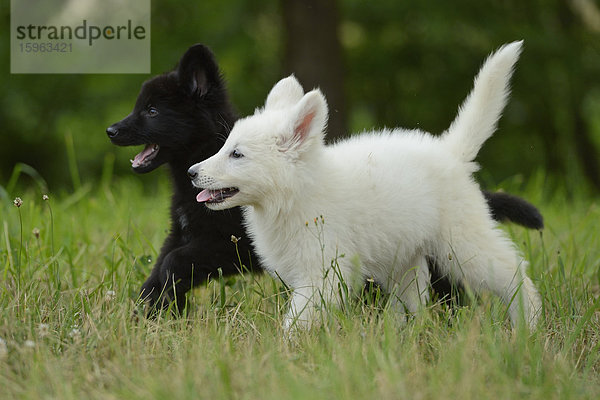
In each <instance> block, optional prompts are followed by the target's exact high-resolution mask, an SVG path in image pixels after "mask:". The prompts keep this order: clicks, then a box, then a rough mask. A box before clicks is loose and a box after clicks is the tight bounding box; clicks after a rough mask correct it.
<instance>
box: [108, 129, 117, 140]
mask: <svg viewBox="0 0 600 400" xmlns="http://www.w3.org/2000/svg"><path fill="white" fill-rule="evenodd" d="M106 134H107V135H108V137H109V138H111V139H112V138H114V137H115V136H117V135H118V134H119V130H118V129H117V128H115V127H114V126H109V127H108V128H106Z"/></svg>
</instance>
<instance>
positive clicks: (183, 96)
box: [106, 45, 251, 311]
mask: <svg viewBox="0 0 600 400" xmlns="http://www.w3.org/2000/svg"><path fill="white" fill-rule="evenodd" d="M235 120H236V115H235V113H234V111H233V109H232V107H231V104H230V102H229V100H228V96H227V92H226V90H225V86H224V83H223V81H222V79H221V75H220V72H219V70H218V67H217V64H216V62H215V60H214V58H213V55H212V53H211V52H210V51H209V50H208V49H207V48H206V47H204V46H202V45H196V46H193V47H191V48H190V49H189V50H188V51H187V52H186V53H185V54H184V56H183V57H182V59H181V61H180V62H179V65H178V67H177V68H176V69H175V70H174V71H171V72H169V73H166V74H163V75H160V76H157V77H154V78H152V79H150V80H148V81H147V82H145V83H144V84H143V86H142V90H141V92H140V94H139V95H138V98H137V101H136V104H135V107H134V109H133V111H132V112H131V114H129V115H128V116H127V117H125V118H124V119H123V120H121V121H119V122H117V123H115V124H113V125H111V126H110V127H109V128H108V129H106V133H107V134H108V136H109V138H110V140H111V141H112V143H114V144H116V145H119V146H133V145H145V148H144V149H143V151H142V152H141V153H139V154H138V155H136V156H135V158H134V159H133V160H131V164H132V168H133V170H134V171H135V172H137V173H147V172H150V171H152V170H154V169H156V168H157V167H158V166H160V165H162V164H167V165H168V166H169V169H170V171H171V177H172V183H173V197H172V200H171V231H170V233H169V235H168V236H167V238H166V240H165V242H164V244H163V246H162V248H161V251H160V255H159V257H158V259H157V261H156V264H155V266H154V269H153V270H152V273H151V274H150V277H149V278H148V279H147V280H146V282H144V284H143V285H142V289H141V291H140V296H141V298H142V299H145V300H146V301H148V302H149V303H150V305H151V306H153V307H152V308H155V307H163V308H164V307H166V306H167V305H168V304H169V303H170V302H171V301H176V304H177V308H178V310H179V311H182V310H183V308H184V305H185V293H186V292H187V291H189V290H190V288H192V287H193V286H194V285H197V284H200V283H202V282H203V281H204V280H206V279H207V277H208V276H210V275H216V274H217V273H218V272H217V271H218V268H221V269H222V272H223V274H224V275H231V274H233V273H236V272H238V271H239V269H240V268H241V266H240V265H238V263H237V261H238V257H237V254H236V248H235V244H234V243H232V240H231V238H232V236H235V237H236V238H239V237H243V236H244V231H243V228H242V226H241V224H240V221H241V213H240V210H239V209H237V208H236V209H233V210H230V211H229V212H226V213H215V212H211V211H210V210H208V209H207V208H205V207H202V206H198V203H197V202H196V200H195V196H196V189H194V188H193V187H192V185H191V184H190V180H189V178H188V177H187V174H186V171H187V170H188V168H189V167H190V165H192V164H194V163H196V162H199V161H201V160H203V159H205V158H206V157H207V156H209V155H212V154H214V153H216V152H217V151H218V150H219V148H220V147H221V145H222V143H223V141H224V138H225V137H226V136H227V134H228V132H229V130H230V128H231V126H232V125H233V123H234V122H235ZM237 246H238V249H239V254H240V256H241V258H242V260H246V259H247V258H248V255H249V254H250V253H251V249H250V246H249V241H248V240H244V239H242V240H240V241H239V242H238V243H237Z"/></svg>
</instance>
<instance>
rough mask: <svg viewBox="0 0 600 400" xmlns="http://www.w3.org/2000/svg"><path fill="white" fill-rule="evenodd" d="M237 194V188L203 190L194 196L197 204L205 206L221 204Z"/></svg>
mask: <svg viewBox="0 0 600 400" xmlns="http://www.w3.org/2000/svg"><path fill="white" fill-rule="evenodd" d="M238 192H239V189H237V188H233V187H231V188H226V189H216V190H213V189H204V190H203V191H201V192H200V193H198V195H197V196H196V201H197V202H198V203H207V204H218V203H222V202H223V201H225V200H226V199H228V198H230V197H233V196H234V195H235V194H236V193H238Z"/></svg>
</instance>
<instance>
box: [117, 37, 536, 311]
mask: <svg viewBox="0 0 600 400" xmlns="http://www.w3.org/2000/svg"><path fill="white" fill-rule="evenodd" d="M236 119H237V116H236V114H235V112H234V111H233V107H232V106H231V103H230V102H229V100H228V96H227V91H226V89H225V85H224V82H223V79H222V77H221V74H220V72H219V68H218V66H217V63H216V62H215V59H214V56H213V54H212V53H211V51H210V50H209V49H208V48H207V47H206V46H203V45H200V44H197V45H194V46H192V47H190V48H189V49H188V50H187V52H186V53H185V54H184V55H183V57H182V58H181V60H180V61H179V64H178V66H177V67H176V68H175V69H174V70H173V71H171V72H168V73H165V74H162V75H159V76H156V77H154V78H151V79H150V80H148V81H146V82H145V83H144V84H143V86H142V90H141V92H140V94H139V95H138V98H137V101H136V104H135V107H134V109H133V111H132V113H131V114H129V115H128V116H127V117H125V118H124V119H123V120H121V121H119V122H117V123H115V124H113V125H111V126H110V127H109V128H108V129H107V130H106V133H107V134H108V136H109V138H110V140H111V141H112V143H114V144H116V145H119V146H133V145H145V148H144V150H143V151H142V152H141V153H139V154H138V155H137V156H135V158H134V159H133V160H132V168H133V170H134V171H135V172H138V173H146V172H150V171H152V170H154V169H155V168H157V167H158V166H160V165H162V164H165V163H166V164H167V165H168V166H169V168H170V170H171V175H172V180H173V198H172V202H171V232H170V234H169V236H168V237H167V238H166V240H165V243H164V244H163V247H162V249H161V252H160V256H159V257H158V260H157V261H156V265H155V266H154V269H153V270H152V273H151V274H150V277H149V278H148V279H147V280H146V282H144V284H143V285H142V289H141V292H140V296H141V298H142V299H145V300H146V301H148V302H149V303H150V305H151V306H152V308H151V310H152V309H155V308H157V307H162V308H164V307H166V306H168V304H169V303H170V302H171V301H175V300H176V304H177V308H178V310H179V311H181V310H183V308H184V306H185V293H186V292H187V291H189V290H190V289H191V288H192V287H193V286H194V285H197V284H200V283H202V282H203V281H204V280H205V279H207V278H208V277H209V276H214V275H216V274H217V271H218V268H221V269H222V272H223V275H230V274H233V273H236V272H237V271H238V270H239V268H240V266H239V265H237V264H236V261H237V259H238V257H237V255H236V251H235V246H234V244H233V243H232V242H231V236H232V235H233V236H235V237H243V236H244V234H243V232H244V231H243V228H242V225H241V215H240V212H239V209H237V208H235V209H232V210H228V211H224V212H218V213H213V212H210V211H209V210H207V209H206V208H205V207H203V206H200V205H198V203H197V202H196V200H195V196H196V194H197V193H196V192H197V190H196V189H194V188H193V187H192V185H191V184H190V181H189V178H188V177H187V170H188V168H189V167H190V166H191V165H193V164H195V163H197V162H200V161H202V160H204V159H206V158H208V157H210V156H212V155H213V154H215V153H216V152H217V151H218V150H219V149H220V147H221V145H222V144H223V142H224V139H225V138H226V136H227V135H228V133H229V130H230V128H231V127H232V126H233V124H234V122H235V120H236ZM484 195H485V197H486V199H487V201H488V204H489V205H490V212H491V213H492V215H493V216H494V218H495V219H496V220H498V221H512V222H515V223H517V224H520V225H523V226H526V227H528V228H533V229H541V228H542V227H543V219H542V216H541V215H540V213H539V212H538V210H537V209H536V208H535V207H534V206H533V205H531V204H529V203H528V202H526V201H525V200H523V199H520V198H518V197H515V196H511V195H508V194H505V193H490V192H484ZM238 247H239V252H240V255H242V257H246V256H247V255H249V254H250V255H251V256H252V260H257V258H256V257H254V254H253V253H252V250H251V248H250V246H249V244H248V241H247V240H241V241H240V242H238ZM430 269H431V272H432V280H431V281H432V284H433V287H434V290H436V291H438V294H440V296H443V295H445V294H448V293H450V284H449V282H448V280H447V279H444V278H443V277H440V276H439V274H437V271H436V268H435V266H432V267H431V268H430Z"/></svg>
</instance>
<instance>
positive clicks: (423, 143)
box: [189, 42, 540, 327]
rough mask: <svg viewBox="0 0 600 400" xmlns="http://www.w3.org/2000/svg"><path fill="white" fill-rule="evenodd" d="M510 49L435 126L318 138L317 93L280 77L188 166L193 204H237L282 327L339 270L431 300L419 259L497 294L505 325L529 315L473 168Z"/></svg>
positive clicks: (321, 106) (526, 289) (333, 289)
mask: <svg viewBox="0 0 600 400" xmlns="http://www.w3.org/2000/svg"><path fill="white" fill-rule="evenodd" d="M521 46H522V42H514V43H510V44H508V45H505V46H503V47H502V48H500V49H499V50H498V51H497V52H496V53H495V54H493V55H491V56H490V57H489V58H488V60H487V61H486V62H485V64H484V65H483V67H482V68H481V70H480V72H479V75H478V76H477V78H476V79H475V84H474V88H473V91H472V92H471V94H470V95H469V96H468V97H467V99H466V101H465V102H464V104H463V105H462V107H461V108H460V110H459V113H458V116H457V117H456V119H455V121H454V122H453V123H452V125H451V126H450V128H449V129H448V130H447V131H446V132H445V133H444V134H442V135H441V136H439V137H434V136H432V135H430V134H428V133H426V132H422V131H419V130H404V129H394V130H383V131H378V132H371V133H365V134H362V135H358V136H354V137H351V138H349V139H347V140H344V141H341V142H339V143H336V144H335V145H331V146H326V145H325V144H324V141H323V139H324V135H325V133H324V131H325V127H326V123H327V104H326V101H325V98H324V97H323V94H322V93H321V92H320V91H319V90H313V91H311V92H308V93H306V94H304V92H303V90H302V87H301V86H300V84H299V83H298V81H297V80H296V79H295V78H294V77H293V76H290V77H288V78H285V79H282V80H281V81H279V82H278V83H277V84H276V85H275V86H274V87H273V89H272V90H271V92H270V93H269V96H268V98H267V101H266V103H265V106H264V108H262V109H257V110H256V111H255V113H254V115H252V116H249V117H247V118H244V119H241V120H239V121H238V122H237V123H236V124H235V126H234V127H233V129H232V131H231V134H230V135H229V137H228V138H227V141H226V142H225V144H224V146H223V148H222V149H221V150H220V151H219V152H218V153H217V154H215V155H214V156H212V157H211V158H209V159H207V160H205V161H203V162H201V163H198V164H195V165H194V166H192V167H191V168H190V170H189V174H190V177H191V178H192V179H193V184H194V185H195V186H196V187H199V188H203V189H204V190H203V191H202V192H201V193H199V194H198V196H197V200H198V202H204V203H206V206H207V207H209V208H210V209H213V210H223V209H227V208H230V207H234V206H245V207H244V216H245V223H246V226H247V230H248V233H249V235H250V237H251V238H252V240H253V243H254V245H255V247H256V251H257V253H258V254H259V255H260V257H261V258H262V263H263V266H264V267H265V268H266V269H267V270H268V271H269V272H270V273H271V274H272V275H274V276H276V277H278V278H281V279H282V280H283V281H284V282H285V283H286V284H287V285H288V286H289V287H290V288H291V289H292V290H293V294H292V298H291V304H290V308H289V312H288V314H287V316H286V326H287V327H289V326H291V325H292V324H293V323H296V322H297V323H298V324H300V325H304V326H308V325H310V323H311V322H313V321H314V319H315V317H316V313H315V309H316V308H318V307H319V306H320V305H322V304H323V303H322V302H326V303H327V302H331V303H335V302H338V301H339V295H338V290H339V287H340V286H339V285H340V283H342V280H343V281H344V282H345V283H351V282H354V281H356V280H357V278H373V279H375V281H377V282H378V283H379V284H381V285H382V286H383V288H384V289H386V290H387V291H388V292H389V293H390V294H392V298H394V299H397V300H399V301H400V302H401V303H402V304H403V305H404V306H405V307H406V309H407V310H408V311H409V312H415V311H416V310H417V309H418V308H419V306H420V305H422V304H425V303H426V301H427V300H428V285H429V272H428V268H427V261H426V259H425V258H426V256H429V257H433V258H434V259H435V261H436V262H437V264H438V265H439V266H440V268H441V269H442V271H443V272H446V273H447V274H448V275H450V276H451V277H452V278H453V279H454V280H455V281H459V282H462V283H463V284H465V285H466V286H468V287H470V288H471V289H473V290H475V291H482V290H489V291H492V292H493V293H495V294H497V295H498V296H500V297H501V298H502V300H503V301H504V302H505V303H506V304H507V305H508V306H509V314H510V317H511V319H512V321H513V323H517V322H518V321H519V320H520V319H521V318H524V319H525V322H527V323H528V325H529V326H531V327H532V326H535V323H536V321H537V318H538V314H539V312H540V298H539V294H538V292H537V290H536V289H535V287H534V285H533V284H532V282H531V280H530V279H529V278H528V277H527V276H526V274H525V269H526V266H527V262H526V261H524V260H523V258H522V257H521V256H520V255H519V253H518V251H517V250H516V249H515V246H514V245H513V243H512V242H511V241H510V239H509V238H508V237H507V235H506V234H505V233H503V231H501V230H500V229H498V228H497V226H496V223H495V222H494V221H493V220H492V218H491V217H490V213H489V210H488V206H487V204H486V202H485V200H484V198H483V196H482V193H481V190H480V188H479V187H478V185H477V183H475V181H474V180H473V178H472V174H473V172H474V171H475V170H477V164H476V163H474V162H473V160H474V158H475V156H476V155H477V152H478V151H479V149H480V147H481V146H482V145H483V143H484V142H485V141H486V139H488V138H489V137H490V136H491V135H492V133H493V132H494V130H495V129H496V124H497V121H498V119H499V118H500V115H501V112H502V109H503V108H504V105H505V103H506V99H507V96H508V93H509V88H508V84H509V79H510V76H511V75H512V71H513V67H514V64H515V62H516V61H517V59H518V57H519V54H520V51H521ZM317 216H322V219H320V220H319V222H318V223H317V224H313V222H312V221H313V220H314V219H315V217H317ZM307 221H311V222H310V223H307ZM342 254H343V255H345V256H343V257H341V256H340V255H342ZM332 259H335V261H336V263H337V264H339V269H338V268H337V265H336V271H331V265H332V264H333V265H335V264H336V263H332V262H331V260H332Z"/></svg>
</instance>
